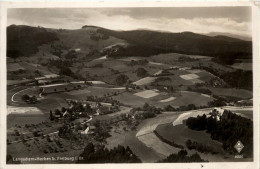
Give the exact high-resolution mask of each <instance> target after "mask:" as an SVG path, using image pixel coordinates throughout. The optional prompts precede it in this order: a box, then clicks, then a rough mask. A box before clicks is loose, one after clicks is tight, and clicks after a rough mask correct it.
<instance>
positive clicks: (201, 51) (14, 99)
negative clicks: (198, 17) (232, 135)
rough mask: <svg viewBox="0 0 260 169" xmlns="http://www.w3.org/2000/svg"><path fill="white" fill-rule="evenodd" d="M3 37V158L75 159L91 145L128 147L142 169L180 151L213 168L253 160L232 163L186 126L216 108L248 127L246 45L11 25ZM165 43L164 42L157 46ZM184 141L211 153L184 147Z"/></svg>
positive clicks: (187, 36) (215, 143) (229, 154)
mask: <svg viewBox="0 0 260 169" xmlns="http://www.w3.org/2000/svg"><path fill="white" fill-rule="evenodd" d="M151 34H152V35H153V36H151ZM148 35H149V36H148ZM7 37H8V39H7V154H8V155H10V156H12V157H15V158H22V157H35V156H38V157H46V158H47V157H50V158H51V157H54V156H55V157H58V156H80V155H81V154H82V152H84V151H85V147H87V146H89V144H90V143H91V144H93V145H94V146H95V147H98V148H99V149H100V150H103V149H104V151H106V150H107V151H108V150H111V151H112V150H114V149H115V147H117V146H118V145H121V146H124V147H128V148H130V149H131V151H132V152H133V154H135V155H136V156H137V157H138V158H139V159H140V160H141V161H142V162H147V163H153V162H159V161H160V160H163V159H165V158H167V157H168V156H170V155H171V154H177V153H178V152H179V151H181V150H187V153H188V155H193V154H196V153H197V154H198V155H199V156H200V157H201V159H202V160H205V161H209V162H226V161H229V162H234V161H239V160H240V161H241V160H242V161H252V156H250V155H248V157H245V158H244V159H235V158H234V154H235V152H234V151H235V150H234V151H227V150H226V149H225V147H224V148H223V143H222V142H223V141H222V140H216V139H213V138H212V137H211V136H210V134H209V133H208V132H206V131H205V130H202V131H197V130H192V129H190V128H189V127H187V126H186V123H185V122H186V120H187V119H188V118H191V117H194V118H195V117H197V116H203V114H205V116H207V117H209V118H211V117H212V118H213V115H211V114H210V112H212V110H213V109H215V108H216V107H217V108H218V109H223V111H224V110H227V111H231V112H232V113H233V114H235V115H237V116H239V117H237V118H243V119H249V121H250V122H252V121H253V91H252V89H253V79H252V63H251V62H249V61H248V60H250V58H251V57H252V56H251V55H252V52H251V51H250V49H251V47H250V45H251V42H249V41H243V40H238V39H237V40H236V39H235V38H234V39H233V41H234V42H233V44H232V43H231V42H230V41H229V40H230V39H229V37H223V38H222V39H218V38H217V37H209V36H206V35H199V34H195V33H189V32H184V33H161V32H153V31H113V30H107V29H104V28H100V27H95V26H87V25H86V26H83V27H82V28H81V29H76V30H67V29H50V28H43V27H30V26H24V25H11V26H9V27H8V28H7ZM148 37H150V38H148ZM192 37H193V38H192ZM18 38H21V39H22V40H17V39H18ZM165 38H166V39H168V38H169V39H168V44H165V45H164V44H161V43H159V42H160V41H161V39H165ZM198 38H200V42H201V43H200V44H198V45H195V46H193V45H191V42H190V41H192V40H193V41H194V42H195V41H196V40H197V39H198ZM25 42H26V43H25ZM207 43H209V46H208V48H206V45H203V44H207ZM236 45H238V46H240V47H241V48H239V49H238V50H235V49H237V48H235V46H236ZM170 46H171V47H170ZM217 46H220V47H219V48H217V49H216V50H213V49H214V48H215V47H217ZM223 46H229V47H223ZM228 56H230V58H232V59H231V61H230V60H228V59H226V57H228ZM251 61H252V60H251ZM244 63H245V64H244ZM248 123H249V122H248ZM238 137H240V136H238ZM241 137H242V136H241ZM187 140H191V141H194V142H198V144H202V145H206V146H211V147H213V149H214V152H213V153H205V152H199V151H198V150H196V149H189V147H188V146H187V144H186V142H187ZM221 141H222V142H221ZM245 144H246V143H245ZM245 146H246V145H245ZM207 148H208V147H207ZM205 149H206V148H205ZM247 151H248V152H249V153H248V152H247V154H250V151H251V150H250V148H249V149H247ZM251 153H252V152H251ZM83 154H84V153H83ZM9 162H10V163H14V161H12V160H11V161H9ZM20 162H21V163H39V161H20ZM77 162H79V161H63V160H54V161H42V162H41V163H77Z"/></svg>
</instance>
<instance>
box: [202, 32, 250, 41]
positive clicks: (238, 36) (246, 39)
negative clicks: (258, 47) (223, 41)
mask: <svg viewBox="0 0 260 169" xmlns="http://www.w3.org/2000/svg"><path fill="white" fill-rule="evenodd" d="M205 35H207V36H215V37H216V36H225V37H230V38H235V39H240V40H244V41H252V37H249V36H241V35H236V34H231V33H223V32H210V33H207V34H205Z"/></svg>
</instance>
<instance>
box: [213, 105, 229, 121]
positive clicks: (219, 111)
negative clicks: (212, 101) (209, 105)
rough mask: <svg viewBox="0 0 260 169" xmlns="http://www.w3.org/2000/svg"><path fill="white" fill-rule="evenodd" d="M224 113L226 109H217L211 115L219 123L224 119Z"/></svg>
mask: <svg viewBox="0 0 260 169" xmlns="http://www.w3.org/2000/svg"><path fill="white" fill-rule="evenodd" d="M224 111H225V110H224V109H222V108H217V107H216V108H214V109H213V110H212V111H211V112H210V113H209V115H210V116H211V117H213V118H214V119H216V120H217V121H219V120H220V118H221V117H222V115H223V113H224Z"/></svg>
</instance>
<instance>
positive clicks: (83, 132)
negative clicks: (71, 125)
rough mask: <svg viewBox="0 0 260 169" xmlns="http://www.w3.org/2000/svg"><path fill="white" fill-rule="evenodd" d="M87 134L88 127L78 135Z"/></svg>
mask: <svg viewBox="0 0 260 169" xmlns="http://www.w3.org/2000/svg"><path fill="white" fill-rule="evenodd" d="M88 132H89V126H88V127H87V128H86V129H85V130H83V131H81V132H80V133H81V134H88Z"/></svg>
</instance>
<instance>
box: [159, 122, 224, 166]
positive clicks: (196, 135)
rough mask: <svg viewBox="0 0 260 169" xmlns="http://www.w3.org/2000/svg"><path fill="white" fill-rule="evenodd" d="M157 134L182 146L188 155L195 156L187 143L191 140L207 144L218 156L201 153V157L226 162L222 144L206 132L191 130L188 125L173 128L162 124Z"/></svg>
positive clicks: (170, 125) (168, 124) (170, 124)
mask: <svg viewBox="0 0 260 169" xmlns="http://www.w3.org/2000/svg"><path fill="white" fill-rule="evenodd" d="M156 132H157V133H158V134H159V135H160V136H162V137H163V138H164V139H166V140H169V141H171V142H172V141H173V142H175V143H176V144H178V145H182V146H184V147H185V149H186V150H187V151H188V154H193V152H194V151H195V150H193V151H190V150H189V149H188V148H187V147H186V145H185V142H186V141H187V140H188V139H190V140H192V141H196V142H198V143H202V144H205V145H207V146H210V147H212V148H213V149H214V150H215V151H216V152H218V154H216V155H212V154H210V153H208V154H203V153H199V154H200V156H201V157H202V158H203V159H205V160H209V161H219V162H221V161H225V159H224V156H225V152H224V150H223V148H222V144H221V143H220V142H218V141H216V140H212V139H211V137H210V135H209V134H208V133H206V132H204V131H195V130H191V129H189V128H188V127H187V126H186V125H178V126H173V125H172V123H167V124H162V125H159V126H158V127H157V128H156Z"/></svg>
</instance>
